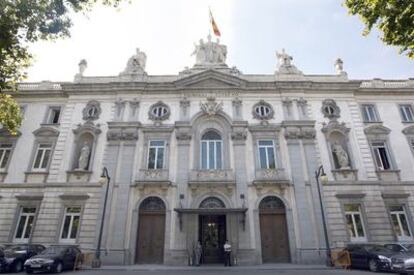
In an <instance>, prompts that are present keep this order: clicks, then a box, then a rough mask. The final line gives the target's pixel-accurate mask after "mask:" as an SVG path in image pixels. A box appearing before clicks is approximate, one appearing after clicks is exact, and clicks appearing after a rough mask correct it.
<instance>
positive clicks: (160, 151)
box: [148, 140, 165, 169]
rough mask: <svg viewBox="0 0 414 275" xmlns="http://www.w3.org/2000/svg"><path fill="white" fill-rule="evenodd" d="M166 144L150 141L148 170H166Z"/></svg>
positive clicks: (159, 141)
mask: <svg viewBox="0 0 414 275" xmlns="http://www.w3.org/2000/svg"><path fill="white" fill-rule="evenodd" d="M164 153H165V142H164V141H162V140H152V141H150V146H149V150H148V169H162V168H164Z"/></svg>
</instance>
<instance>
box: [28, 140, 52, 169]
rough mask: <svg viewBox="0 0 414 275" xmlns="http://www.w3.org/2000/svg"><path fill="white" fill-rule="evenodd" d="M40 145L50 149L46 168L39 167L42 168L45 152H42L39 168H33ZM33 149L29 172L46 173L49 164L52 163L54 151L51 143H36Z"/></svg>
mask: <svg viewBox="0 0 414 275" xmlns="http://www.w3.org/2000/svg"><path fill="white" fill-rule="evenodd" d="M41 145H50V147H49V151H50V153H49V159H48V161H47V164H46V167H44V168H42V167H41V166H42V164H43V162H44V157H45V150H43V153H42V156H41V160H40V162H39V164H40V168H36V167H35V164H36V159H37V156H38V152H39V149H40V146H41ZM35 148H36V149H35V151H34V155H33V160H32V164H31V171H33V172H46V171H48V170H49V166H50V163H51V162H52V157H53V151H54V144H53V143H52V142H37V143H36V147H35Z"/></svg>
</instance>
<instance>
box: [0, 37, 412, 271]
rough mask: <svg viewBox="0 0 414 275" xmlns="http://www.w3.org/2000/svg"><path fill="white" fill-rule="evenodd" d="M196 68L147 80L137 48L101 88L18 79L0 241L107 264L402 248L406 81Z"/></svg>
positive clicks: (209, 64)
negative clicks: (54, 247)
mask: <svg viewBox="0 0 414 275" xmlns="http://www.w3.org/2000/svg"><path fill="white" fill-rule="evenodd" d="M194 55H195V59H196V62H195V65H193V67H191V68H185V70H183V71H182V72H179V73H178V74H177V75H148V74H147V73H146V71H145V63H146V59H147V57H146V55H145V53H143V52H141V51H140V50H137V52H136V54H134V55H133V56H132V57H131V58H130V59H129V60H128V62H127V66H126V68H125V70H123V71H122V72H121V73H120V74H119V75H116V76H112V77H95V76H85V75H84V72H85V70H86V66H87V63H86V61H85V60H82V61H81V62H80V63H79V73H78V74H76V76H75V78H74V81H73V82H59V83H55V82H53V83H52V82H48V81H43V82H39V83H22V84H21V85H20V92H19V93H18V94H17V95H15V97H16V99H17V100H18V102H19V103H20V104H21V108H22V111H23V113H24V121H23V125H22V127H21V128H20V130H19V133H18V135H16V136H11V135H10V134H9V133H8V132H7V131H6V130H4V129H2V130H0V210H1V211H0V243H20V242H32V243H42V244H46V245H48V244H55V243H72V244H78V245H79V246H80V247H81V248H82V249H83V250H84V251H94V250H95V249H96V247H97V240H98V232H99V230H100V221H101V216H102V209H103V206H104V194H105V189H106V184H107V183H101V181H100V175H101V171H102V169H103V167H106V168H107V169H108V171H109V176H110V179H111V180H110V182H109V196H108V200H107V202H106V205H107V211H106V212H105V222H104V227H103V238H102V258H103V261H104V263H107V264H135V263H138V264H141V263H164V264H173V265H187V264H190V263H191V262H192V255H193V251H194V247H195V245H196V243H197V242H198V241H200V242H201V245H202V247H203V255H202V262H203V263H204V264H208V263H219V262H221V261H222V260H223V252H222V251H223V249H222V247H223V244H224V242H225V240H226V239H227V240H229V242H230V243H231V245H232V248H233V250H232V257H233V262H234V263H237V264H240V265H248V264H260V263H267V262H293V263H320V262H323V261H324V257H325V251H326V246H325V238H324V234H323V223H322V216H321V208H320V200H319V197H318V192H317V185H316V184H317V182H316V178H315V171H317V170H318V168H319V167H320V165H323V168H324V171H325V172H326V174H327V176H328V181H327V182H325V183H324V184H323V185H322V186H321V188H322V190H323V194H322V195H323V196H322V197H323V203H324V209H325V214H326V219H327V226H328V237H329V243H330V246H331V247H332V248H340V247H343V246H345V245H346V244H347V243H349V242H374V243H376V242H378V243H381V242H385V241H399V240H413V233H414V232H413V226H414V221H413V211H414V200H413V196H414V169H413V167H414V155H413V154H414V112H413V102H414V79H408V80H382V79H372V80H351V79H348V77H347V74H346V72H345V71H344V70H343V63H342V61H341V60H340V59H338V60H337V61H336V63H335V72H334V73H333V74H329V75H310V74H304V73H302V72H301V71H300V70H298V69H297V68H296V67H295V65H294V64H293V60H292V57H291V56H289V55H288V54H287V53H286V52H284V51H282V52H281V53H278V54H277V56H276V57H277V59H278V67H277V68H276V71H275V72H273V73H269V74H266V75H250V74H243V73H242V72H240V71H239V70H238V69H237V68H236V67H229V66H228V65H227V64H226V55H227V48H226V46H224V45H221V44H219V43H218V42H213V41H211V38H210V37H208V40H207V41H206V42H204V41H202V40H201V41H200V44H199V45H197V46H196V49H195V51H194Z"/></svg>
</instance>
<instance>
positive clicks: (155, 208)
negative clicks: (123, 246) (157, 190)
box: [135, 197, 165, 264]
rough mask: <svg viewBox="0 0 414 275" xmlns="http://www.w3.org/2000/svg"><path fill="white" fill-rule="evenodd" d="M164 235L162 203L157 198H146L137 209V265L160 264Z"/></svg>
mask: <svg viewBox="0 0 414 275" xmlns="http://www.w3.org/2000/svg"><path fill="white" fill-rule="evenodd" d="M164 235H165V205H164V202H163V201H162V200H161V199H160V198H157V197H149V198H146V199H145V200H144V201H143V202H142V203H141V206H140V207H139V220H138V236H137V246H136V253H135V262H136V263H138V264H162V263H163V258H164Z"/></svg>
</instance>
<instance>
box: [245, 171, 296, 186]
mask: <svg viewBox="0 0 414 275" xmlns="http://www.w3.org/2000/svg"><path fill="white" fill-rule="evenodd" d="M289 183H290V181H289V178H288V176H287V174H286V171H285V169H256V171H255V179H254V180H253V184H254V185H267V184H276V185H288V184H289Z"/></svg>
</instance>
